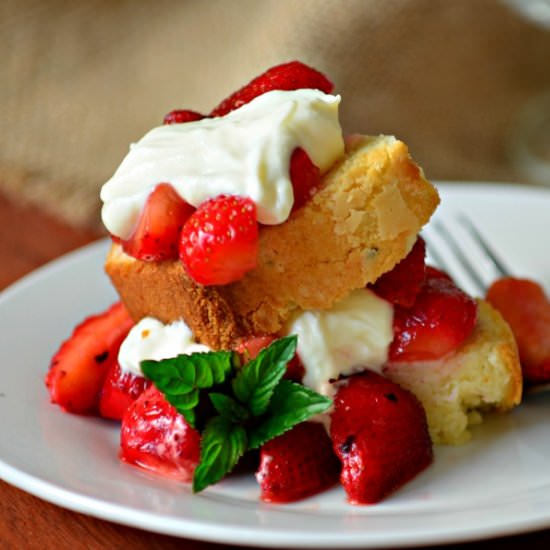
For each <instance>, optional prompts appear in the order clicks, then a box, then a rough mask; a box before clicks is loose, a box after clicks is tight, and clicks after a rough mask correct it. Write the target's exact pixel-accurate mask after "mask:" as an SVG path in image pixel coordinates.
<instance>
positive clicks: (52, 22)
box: [0, 0, 550, 226]
mask: <svg viewBox="0 0 550 550" xmlns="http://www.w3.org/2000/svg"><path fill="white" fill-rule="evenodd" d="M0 52H1V53H0V56H1V64H0V131H1V133H0V190H1V191H4V192H5V193H8V194H11V195H14V196H16V197H19V198H21V200H25V199H26V200H31V201H35V202H39V203H40V204H41V205H42V206H43V207H44V208H46V209H48V210H50V211H52V212H54V213H56V214H57V215H59V216H62V217H64V218H65V219H67V220H69V221H70V222H71V223H75V224H80V225H88V226H93V225H94V224H97V223H98V217H97V214H98V209H99V202H98V198H97V193H98V190H99V187H100V186H101V184H102V183H103V182H104V181H105V180H106V179H107V178H108V177H109V176H110V175H111V174H112V172H113V171H114V169H115V168H116V167H117V165H118V163H119V162H120V160H121V159H122V157H123V155H124V154H125V152H126V151H127V148H128V144H129V143H130V142H131V141H132V140H136V139H139V137H141V135H143V133H145V131H147V130H148V129H149V128H150V127H152V126H154V125H157V124H159V123H160V121H161V120H162V117H163V115H164V114H165V112H167V111H169V110H171V109H172V108H175V107H187V108H193V109H196V110H205V111H208V110H209V109H210V108H211V107H212V106H213V105H214V104H216V103H217V102H218V101H219V100H220V99H222V98H223V97H224V96H225V95H227V94H228V93H229V92H231V91H233V90H234V89H236V88H237V87H239V86H240V85H241V84H243V83H244V82H246V81H248V80H249V79H250V78H251V77H253V76H255V75H256V74H258V73H259V72H261V71H262V70H263V69H265V68H267V67H269V66H271V65H273V64H276V63H280V62H282V61H286V60H290V59H294V58H299V59H301V60H303V61H305V62H307V63H310V64H313V65H314V66H316V67H317V68H319V69H321V70H323V71H325V72H326V73H327V74H328V75H329V76H330V78H331V79H332V80H333V81H334V82H335V83H336V85H337V90H338V91H339V92H340V93H342V95H343V97H344V102H343V105H342V120H343V124H344V127H345V128H346V130H348V131H361V132H363V133H379V132H383V133H394V134H396V135H398V136H399V137H401V138H403V139H404V140H406V141H407V142H408V143H409V145H410V148H411V150H412V152H413V154H414V156H415V157H416V158H417V159H418V160H419V162H420V163H421V164H423V165H424V167H425V170H426V172H427V174H428V176H429V177H431V178H447V179H448V178H465V179H478V180H479V179H491V180H513V179H518V178H521V174H517V173H516V172H515V171H514V169H513V167H512V166H511V163H510V162H509V159H508V156H507V150H506V143H507V136H508V134H509V133H510V132H511V131H512V130H513V124H514V117H515V116H516V113H517V111H518V109H519V108H520V107H521V105H522V104H523V103H524V102H525V100H526V99H527V98H528V97H530V96H531V95H532V94H535V93H537V92H538V91H540V90H542V89H544V88H547V87H550V32H548V31H544V30H543V29H541V28H538V27H537V26H536V25H534V24H532V23H529V22H528V21H526V20H523V19H522V18H521V17H518V15H517V14H515V13H514V12H512V11H510V10H509V9H508V8H507V7H506V6H505V5H504V4H503V3H501V2H499V1H497V0H386V1H382V0H342V1H337V0H299V1H298V0H264V1H260V0H234V1H231V0H225V1H223V0H217V1H213V0H212V1H208V2H206V1H203V2H199V1H193V2H192V1H177V0H152V1H149V0H146V1H137V0H133V1H132V0H87V1H82V2H75V1H68V0H50V1H44V0H0Z"/></svg>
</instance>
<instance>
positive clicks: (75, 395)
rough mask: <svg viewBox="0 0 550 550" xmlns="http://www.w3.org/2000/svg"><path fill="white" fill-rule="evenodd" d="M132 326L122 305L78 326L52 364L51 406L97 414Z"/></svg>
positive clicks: (114, 306) (48, 379)
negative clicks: (106, 381) (107, 380)
mask: <svg viewBox="0 0 550 550" xmlns="http://www.w3.org/2000/svg"><path fill="white" fill-rule="evenodd" d="M133 324H134V323H133V321H132V319H131V318H130V316H129V315H128V312H127V311H126V308H125V307H124V306H123V305H122V304H121V303H117V304H114V305H113V306H111V307H110V308H109V309H108V310H107V311H105V312H103V313H100V314H99V315H93V316H91V317H88V318H87V319H85V320H84V321H83V322H82V323H81V324H79V325H78V326H77V327H76V328H75V329H74V332H73V333H72V335H71V336H70V338H69V339H68V340H66V341H65V342H63V344H62V345H61V347H60V348H59V350H58V351H57V352H56V354H55V355H54V356H53V358H52V360H51V365H50V369H49V371H48V374H47V375H46V386H47V387H48V390H49V392H50V398H51V401H52V403H57V404H58V405H59V406H60V407H61V408H63V409H64V410H66V411H67V412H72V413H81V414H84V413H93V412H96V411H97V406H98V400H99V392H100V390H101V386H102V385H103V380H104V379H105V376H106V375H107V372H108V371H109V369H110V367H111V365H112V364H113V363H114V362H115V361H116V358H117V353H118V348H119V347H120V344H121V343H122V341H123V340H124V338H125V337H126V335H127V334H128V332H129V330H130V328H131V327H132V325H133Z"/></svg>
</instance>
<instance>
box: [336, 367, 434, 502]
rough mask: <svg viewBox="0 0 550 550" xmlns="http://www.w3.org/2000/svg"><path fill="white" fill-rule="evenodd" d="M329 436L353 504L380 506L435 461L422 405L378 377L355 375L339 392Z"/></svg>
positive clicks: (411, 395)
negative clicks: (377, 504) (381, 501)
mask: <svg viewBox="0 0 550 550" xmlns="http://www.w3.org/2000/svg"><path fill="white" fill-rule="evenodd" d="M330 435H331V438H332V443H333V446H334V451H335V453H336V454H337V456H338V458H339V459H340V460H341V461H342V474H341V476H340V481H341V483H342V485H343V486H344V489H345V490H346V492H347V495H348V499H349V501H350V502H351V503H353V504H374V503H376V502H379V501H380V500H382V499H383V498H384V497H386V496H388V495H389V494H390V493H392V492H393V491H395V490H396V489H398V488H399V487H401V486H402V485H404V484H405V483H407V482H408V481H410V480H411V479H413V478H414V477H415V476H416V475H417V474H418V473H420V472H421V471H422V470H424V469H425V468H426V467H427V466H429V465H430V464H431V462H432V460H433V450H432V442H431V439H430V435H429V433H428V426H427V422H426V414H425V412H424V409H423V408H422V405H421V404H420V403H419V401H418V400H417V399H416V397H415V396H414V395H413V394H412V393H410V392H408V391H407V390H404V389H403V388H401V387H400V386H398V385H397V384H395V383H393V382H391V381H390V380H388V379H386V378H384V377H382V376H380V375H378V374H376V373H374V372H369V371H365V372H363V373H361V374H357V375H354V376H352V377H350V378H349V379H347V380H346V382H345V384H343V385H342V386H341V387H340V388H339V389H338V392H337V394H336V397H335V399H334V410H333V413H332V419H331V428H330Z"/></svg>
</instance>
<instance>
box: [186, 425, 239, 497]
mask: <svg viewBox="0 0 550 550" xmlns="http://www.w3.org/2000/svg"><path fill="white" fill-rule="evenodd" d="M246 449H247V437H246V431H245V429H244V428H243V427H242V426H240V425H238V424H234V423H233V422H231V421H230V420H228V419H226V418H223V417H221V416H215V417H214V418H211V419H210V420H209V421H208V423H207V424H206V428H205V430H204V432H203V433H202V437H201V457H200V463H199V465H198V466H197V468H196V469H195V474H194V476H193V492H195V493H197V492H199V491H202V490H203V489H205V488H206V487H208V485H212V484H213V483H217V482H218V481H220V479H222V478H223V477H224V476H225V475H226V474H228V473H229V472H230V471H231V470H232V469H233V468H234V467H235V464H237V462H238V461H239V458H241V456H242V455H243V454H244V453H245V451H246Z"/></svg>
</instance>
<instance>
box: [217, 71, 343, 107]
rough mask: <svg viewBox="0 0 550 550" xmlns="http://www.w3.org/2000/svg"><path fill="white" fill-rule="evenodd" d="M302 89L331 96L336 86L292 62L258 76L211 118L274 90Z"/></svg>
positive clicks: (318, 73)
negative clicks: (317, 91) (320, 91)
mask: <svg viewBox="0 0 550 550" xmlns="http://www.w3.org/2000/svg"><path fill="white" fill-rule="evenodd" d="M300 88H311V89H317V90H322V91H323V92H325V93H327V94H329V93H330V92H332V90H333V88H334V86H333V84H332V82H330V80H328V79H327V77H326V76H325V75H323V74H322V73H320V72H319V71H316V70H315V69H313V68H311V67H308V66H307V65H304V64H303V63H300V62H299V61H291V62H289V63H283V64H282V65H277V66H275V67H272V68H271V69H268V70H267V71H266V72H265V73H262V74H261V75H260V76H257V77H256V78H254V79H253V80H251V81H250V82H249V83H248V84H246V85H245V86H243V87H242V88H241V89H240V90H237V91H236V92H235V93H233V94H231V95H230V96H229V97H228V98H226V99H224V100H223V101H222V102H221V103H220V104H219V105H218V106H217V107H216V108H215V109H213V110H212V112H211V113H210V116H213V117H215V116H223V115H226V114H227V113H229V112H231V111H234V110H235V109H238V108H239V107H242V106H243V105H245V104H246V103H249V102H250V101H252V100H253V99H254V98H255V97H258V96H260V95H262V94H265V93H266V92H270V91H272V90H298V89H300Z"/></svg>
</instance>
